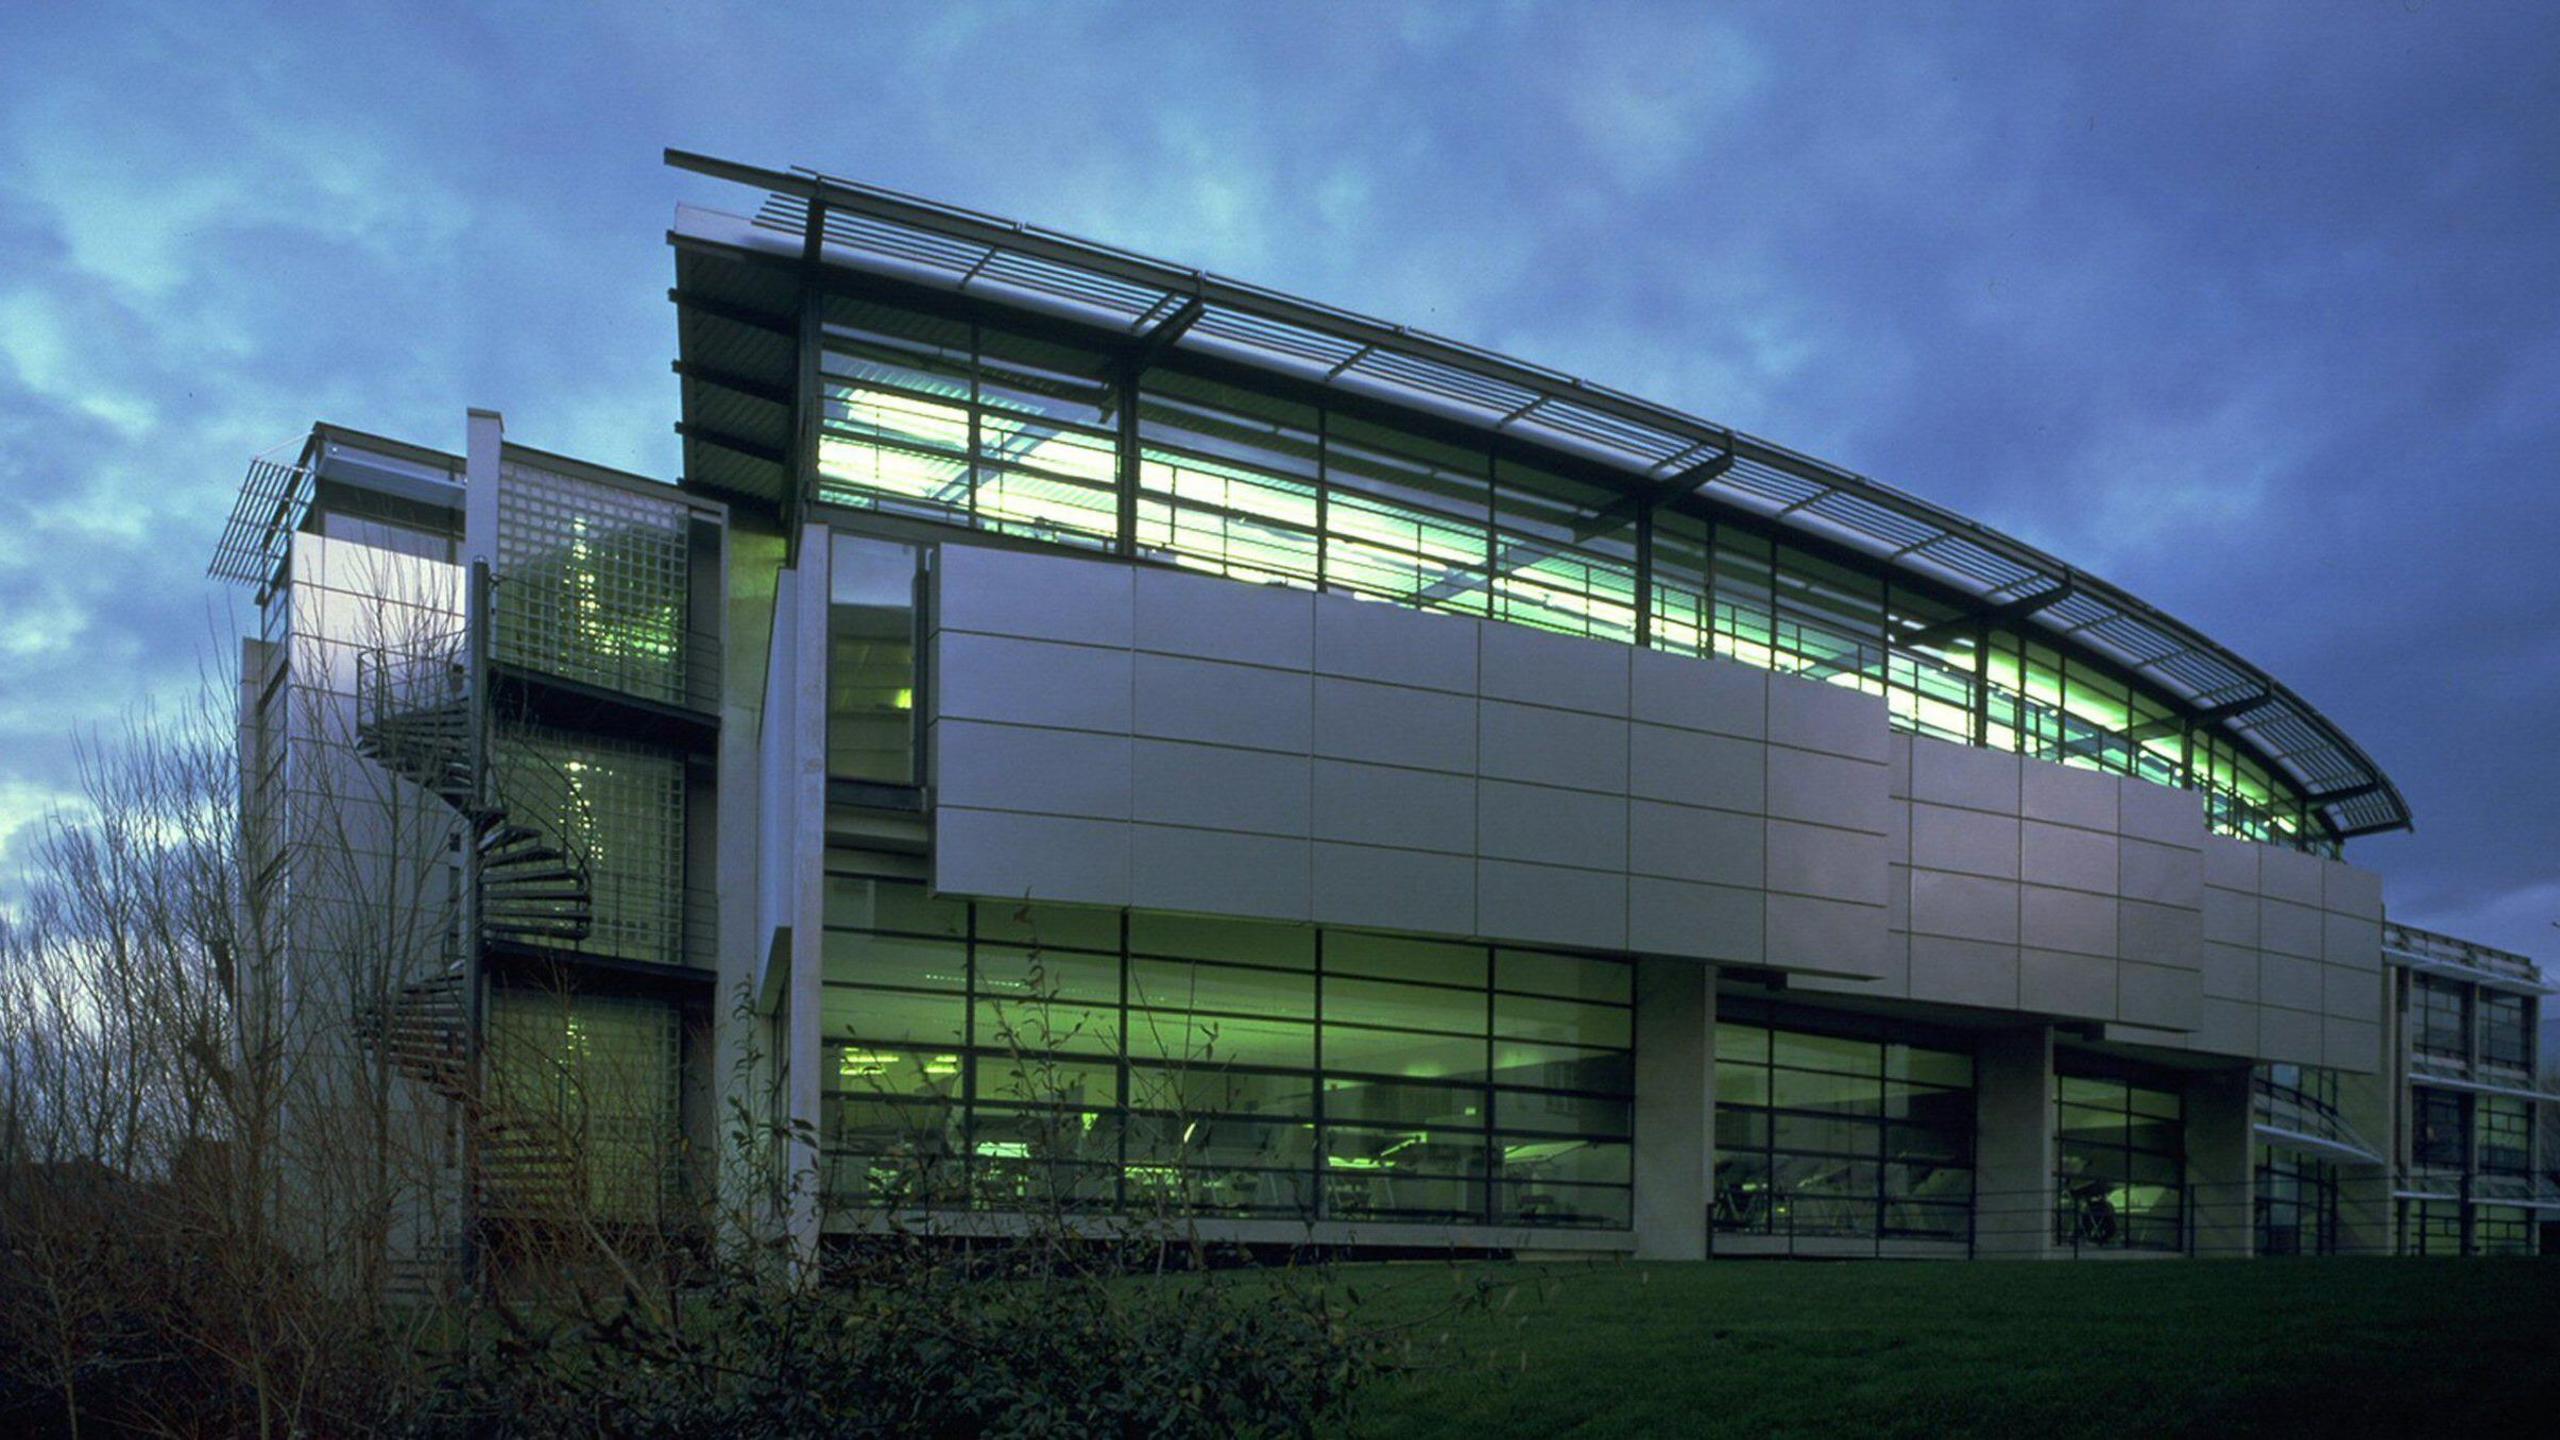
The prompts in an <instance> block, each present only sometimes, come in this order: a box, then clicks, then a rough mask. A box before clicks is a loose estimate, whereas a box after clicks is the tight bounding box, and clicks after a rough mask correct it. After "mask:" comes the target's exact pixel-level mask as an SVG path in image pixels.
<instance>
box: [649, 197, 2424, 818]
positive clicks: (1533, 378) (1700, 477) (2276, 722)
mask: <svg viewBox="0 0 2560 1440" xmlns="http://www.w3.org/2000/svg"><path fill="white" fill-rule="evenodd" d="M666 162H667V163H668V164H669V165H671V166H674V167H676V168H678V169H682V170H688V171H692V172H694V173H697V174H701V175H706V176H710V177H712V178H714V179H720V180H727V181H731V182H734V183H737V184H741V185H747V186H752V187H755V188H758V189H761V190H764V191H766V192H767V195H766V199H765V200H764V202H763V205H762V208H761V209H760V210H759V212H758V213H757V215H756V216H755V218H754V221H753V223H754V224H755V225H756V226H758V227H761V228H763V229H765V230H767V231H774V232H780V233H782V234H786V235H789V236H791V237H793V238H794V239H795V240H800V241H802V242H803V244H804V246H805V248H806V252H807V254H808V257H809V258H811V259H813V260H818V261H822V262H825V263H830V264H838V265H843V266H847V267H849V268H853V269H857V270H862V271H866V272H871V273H878V274H886V275H891V276H895V277H899V278H903V279H907V280H911V281H922V282H924V283H927V284H931V285H935V286H938V287H939V288H943V289H947V290H951V291H954V292H960V291H966V292H969V293H972V294H977V295H982V296H984V297H985V298H988V299H990V300H1001V301H1004V302H1008V303H1011V304H1014V305H1017V306H1026V307H1029V308H1033V309H1038V310H1043V311H1048V312H1051V313H1055V314H1060V315H1062V316H1064V317H1066V318H1070V319H1074V320H1078V321H1081V322H1083V323H1086V324H1089V325H1092V326H1095V327H1096V328H1100V329H1105V330H1117V331H1119V332H1121V333H1122V334H1124V335H1126V336H1128V337H1129V338H1130V339H1131V340H1132V341H1140V342H1151V343H1154V344H1156V345H1158V346H1161V347H1164V348H1173V349H1179V350H1183V351H1189V352H1195V353H1200V354H1206V355H1217V356H1223V357H1227V358H1230V359H1233V360H1237V361H1241V362H1243V363H1245V364H1248V365H1252V366H1254V367H1256V368H1260V369H1263V370H1268V371H1275V372H1279V373H1282V374H1286V375H1291V376H1295V377H1297V378H1300V379H1304V380H1313V381H1315V382H1317V383H1320V384H1322V385H1324V386H1327V387H1330V388H1333V389H1337V390H1342V391H1346V392H1351V393H1356V394H1362V395H1366V396H1370V397H1374V398H1377V399H1380V400H1384V401H1386V402H1388V403H1391V404H1396V405H1400V406H1403V407H1405V408H1408V409H1417V410H1421V411H1424V412H1426V413H1432V414H1437V415H1441V416H1444V417H1449V418H1452V419H1456V420H1459V421H1462V422H1464V423H1468V424H1471V425H1473V426H1475V427H1477V428H1480V429H1482V430H1484V431H1486V432H1488V433H1493V434H1508V435H1514V436H1518V437H1520V438H1523V439H1528V440H1534V441H1536V442H1537V443H1540V444H1543V445H1545V446H1548V447H1549V448H1552V449H1555V450H1558V451H1562V452H1565V453H1568V454H1573V455H1579V456H1582V457H1584V458H1586V459H1587V460H1589V461H1591V462H1593V463H1594V464H1596V465H1599V466H1602V467H1606V468H1607V469H1609V470H1613V471H1615V472H1617V473H1618V474H1619V475H1620V476H1622V477H1623V483H1624V484H1625V485H1626V486H1627V488H1628V489H1630V490H1631V491H1633V492H1635V493H1639V494H1650V495H1653V496H1655V497H1656V498H1661V499H1671V498H1679V497H1686V496H1695V497H1698V498H1700V499H1702V500H1706V501H1710V502H1716V503H1720V504H1722V505H1725V506H1729V507H1732V508H1734V509H1737V510H1740V511H1743V512H1745V513H1749V514H1756V515H1759V516H1762V517H1765V518H1769V519H1773V520H1777V521H1780V522H1782V523H1784V524H1785V525H1787V526H1789V527H1791V528H1795V529H1798V530H1801V531H1804V532H1808V533H1811V534H1814V535H1819V536H1824V537H1827V538H1829V539H1831V540H1833V541H1835V542H1837V543H1840V544H1844V545H1846V546H1848V547H1850V548H1852V549H1855V550H1857V551H1860V552H1862V553H1865V554H1868V555H1871V556H1873V557H1875V558H1877V559H1879V560H1881V561H1883V562H1885V563H1886V564H1887V565H1888V566H1890V567H1893V568H1896V569H1900V570H1903V571H1906V572H1910V573H1914V574H1918V575H1921V576H1924V577H1926V578H1928V579H1931V580H1934V581H1936V582H1937V583H1938V584H1940V585H1942V586H1945V587H1947V588H1948V589H1950V590H1953V591H1954V592H1956V593H1958V594H1963V595H1970V596H1972V597H1974V598H1975V599H1976V600H1977V601H1978V602H1979V603H1980V605H1981V606H1982V608H1984V609H1985V610H2001V609H2003V608H2004V607H2005V609H2006V610H2007V611H2008V612H2009V613H2010V614H2011V615H2013V616H2014V617H2015V623H2019V624H2021V625H2023V626H2025V627H2028V628H2032V629H2034V630H2040V631H2044V632H2047V633H2050V634H2054V635H2057V636H2061V637H2064V638H2067V639H2069V640H2071V641H2073V642H2074V643H2076V644H2078V645H2080V646H2082V647H2085V648H2087V649H2088V650H2090V651H2093V652H2095V653H2097V654H2100V655H2102V656H2105V657H2106V658H2108V659H2110V660H2112V661H2113V662H2115V663H2116V664H2118V665H2120V666H2122V667H2123V668H2125V669H2126V670H2128V671H2130V672H2132V673H2135V674H2138V675H2141V676H2143V677H2145V678H2146V679H2148V680H2149V681H2150V682H2151V683H2153V684H2155V685H2157V686H2159V687H2160V688H2161V689H2162V690H2164V691H2166V692H2167V693H2169V694H2171V695H2173V696H2175V697H2177V698H2179V699H2181V700H2183V701H2184V702H2185V703H2187V704H2188V705H2189V706H2191V707H2192V708H2193V709H2194V710H2195V711H2196V712H2198V714H2199V715H2200V716H2202V717H2203V718H2205V719H2207V720H2209V721H2211V722H2212V723H2215V724H2218V725H2220V726H2222V727H2223V728H2224V729H2225V730H2227V731H2229V732H2230V733H2232V734H2233V735H2235V736H2237V737H2238V738H2240V739H2241V740H2243V741H2244V742H2245V743H2246V744H2247V746H2248V747H2249V748H2250V749H2251V750H2253V751H2255V752H2257V754H2258V755H2259V756H2260V757H2261V758H2263V759H2265V760H2266V761H2268V762H2269V763H2270V764H2272V765H2273V766H2274V767H2275V768H2276V769H2277V770H2278V771H2280V772H2282V773H2283V774H2284V775H2285V776H2286V777H2287V778H2288V779H2289V780H2291V782H2292V783H2293V784H2294V785H2295V786H2296V788H2298V789H2299V790H2300V791H2301V792H2302V793H2303V794H2304V795H2305V796H2306V797H2308V798H2309V799H2310V800H2311V802H2312V803H2313V804H2314V805H2316V806H2318V807H2319V808H2320V809H2322V810H2323V811H2325V812H2326V816H2327V819H2328V821H2329V823H2330V825H2331V826H2332V828H2334V829H2335V830H2336V832H2337V833H2338V834H2339V835H2340V836H2341V837H2352V836H2357V835H2367V834H2373V833H2376V832H2379V831H2386V830H2399V829H2406V828H2408V826H2409V823H2410V821H2409V810H2408V806H2407V804H2406V803H2405V802H2404V801H2403V800H2402V798H2401V796H2400V792H2399V789H2398V787H2397V786H2395V785H2393V784H2392V782H2391V779H2390V777H2389V776H2387V775H2385V774H2384V773H2383V771H2382V768H2381V767H2380V766H2379V765H2376V764H2375V763H2374V762H2373V760H2372V759H2371V758H2370V757H2368V756H2367V755H2366V754H2365V752H2364V751H2363V749H2362V748H2361V747H2359V746H2358V745H2357V744H2356V743H2355V742H2354V741H2353V740H2351V739H2349V738H2348V737H2347V735H2346V734H2345V732H2343V731H2341V730H2340V729H2339V728H2338V727H2337V726H2335V725H2334V724H2332V723H2330V721H2329V720H2328V719H2327V718H2326V717H2324V716H2323V715H2321V713H2320V712H2319V711H2318V710H2316V709H2314V708H2313V707H2312V706H2311V705H2310V704H2309V703H2307V702H2305V701H2304V700H2303V699H2301V697H2299V696H2297V695H2295V694H2294V693H2293V692H2292V691H2291V690H2290V689H2288V688H2287V687H2285V686H2284V685H2283V684H2281V683H2280V682H2278V681H2277V680H2275V679H2274V678H2273V677H2272V676H2270V675H2268V674H2267V673H2266V672H2265V671H2263V670H2260V669H2259V668H2258V667H2256V666H2254V665H2251V664H2250V663H2249V662H2247V661H2246V660H2243V659H2241V658H2240V657H2239V656H2238V655H2236V654H2234V653H2233V652H2231V651H2230V650H2228V649H2226V648H2225V647H2223V646H2221V645H2219V644H2217V643H2216V642H2214V641H2213V640H2211V639H2209V638H2207V637H2206V636H2205V635H2204V634H2202V633H2201V632H2199V631H2197V630H2195V629H2193V628H2192V627H2189V626H2187V625H2185V624H2183V623H2181V622H2180V621H2178V620H2176V619H2173V618H2172V617H2170V616H2168V615H2166V614H2164V613H2162V612H2161V611H2159V610H2156V609H2154V608H2153V607H2151V606H2150V605H2148V604H2145V603H2144V602H2143V601H2141V600H2139V599H2136V598H2135V597H2134V596H2132V595H2130V594H2127V593H2126V592H2124V591H2122V590H2119V589H2117V588H2116V587H2115V586H2112V585H2109V584H2107V583H2106V582H2104V581H2102V580H2099V579H2097V578H2095V577H2094V576H2091V575H2089V574H2087V573H2085V572H2082V571H2079V570H2076V569H2074V568H2072V567H2071V566H2068V565H2065V564H2063V563H2062V562H2061V561H2060V560H2057V559H2055V558H2054V557H2052V556H2050V555H2047V554H2045V553H2044V552H2043V551H2041V550H2038V549H2036V548H2035V547H2034V546H2031V545H2028V544H2027V543H2025V542H2024V541H2021V540H2018V539H2016V538H2014V537H2011V536H2008V535H2004V534H2002V533H2000V532H1999V531H1996V530H1993V529H1991V528H1989V527H1988V526H1985V525H1983V524H1982V523H1981V522H1979V521H1976V520H1971V519H1968V518H1966V517H1964V516H1961V515H1958V514H1956V513H1954V512H1953V511H1950V510H1948V509H1946V508H1944V507H1942V506H1939V505H1936V504H1933V503H1931V502H1929V501H1927V500H1923V499H1921V498H1919V497H1917V496H1914V495H1909V494H1906V493H1904V492H1902V491H1900V490H1896V489H1894V488H1893V487H1891V486H1888V485H1883V484H1880V483H1878V482H1876V481H1874V480H1870V479H1868V478H1866V477H1865V476H1861V475H1857V474H1853V473H1851V472H1849V471H1846V470H1842V469H1840V468H1839V467H1837V466H1834V465H1829V464H1826V463H1824V462H1823V461H1820V460H1816V459H1814V458H1812V457H1810V456H1807V455H1802V454H1799V453H1797V452H1795V451H1792V450H1789V449H1786V448H1785V447H1783V446H1780V445H1775V444H1772V443H1770V442H1768V441H1765V440H1761V439H1758V438H1756V437H1754V436H1751V435H1747V434H1743V433H1740V432H1738V431H1735V430H1732V429H1729V428H1727V427H1725V426H1722V425H1717V424H1714V423H1712V422H1709V421H1706V420H1701V419H1698V418H1696V417H1694V416H1690V415H1684V414H1682V413H1680V412H1678V411H1676V410H1672V409H1669V408H1667V407H1665V406H1661V405H1657V404H1654V403H1652V402H1650V401H1646V400H1640V399H1637V398H1636V397H1634V396H1631V395H1627V394H1624V393H1622V392H1619V391H1615V390H1611V389H1608V388H1606V387H1604V386H1598V385H1593V384H1590V383H1588V382H1586V381H1583V380H1580V379H1577V378H1575V377H1573V376H1570V375H1565V374H1562V373H1560V372H1557V371H1553V370H1547V369H1543V368H1540V367H1537V366H1532V365H1527V364H1523V363H1522V362H1520V361H1517V360H1513V359H1510V358H1508V357H1505V356H1501V355H1497V354H1494V353H1493V352H1491V351H1487V350H1481V349H1478V348H1476V347H1474V346H1471V345H1467V344H1464V343H1462V342H1459V341H1455V340H1449V339H1445V338H1442V337H1440V336H1436V335H1431V334H1428V333H1426V332H1423V331H1418V330H1413V329H1410V328H1409V327H1406V326H1402V325H1390V324H1388V323H1386V322H1384V321H1380V320H1375V319H1371V318H1369V317H1367V316H1363V315H1358V314H1355V313H1353V312H1351V311H1347V310H1340V309H1336V308H1334V307H1332V306H1327V305H1321V304H1317V303H1315V302H1312V301H1307V300H1302V299H1298V298H1296V297H1293V296H1289V295H1284V294H1281V293H1280V292H1278V291H1274V290H1269V289H1265V288H1263V287H1261V286H1258V285H1252V284H1247V283H1245V282H1242V281H1236V280H1230V279H1226V278H1223V277H1221V276H1216V275H1212V274H1209V273H1207V272H1205V271H1200V270H1188V269H1184V268H1182V267H1180V266H1177V265H1173V264H1170V263H1167V262H1165V261H1162V260H1156V259H1152V258H1150V257H1148V256H1144V255H1140V254H1137V253H1135V252H1132V251H1128V250H1122V249H1119V248H1117V247H1115V246H1110V245H1104V244H1100V243H1097V242H1094V241H1089V240H1082V239H1078V238H1076V237H1074V236H1071V235H1065V234H1061V233H1059V232H1056V231H1051V230H1044V229H1041V228H1039V227H1037V226H1033V225H1027V224H1024V223H1022V222H1020V221H1014V220H1005V219H1001V218H999V217H996V216H992V215H986V214H981V213H979V212H976V211H972V210H966V209H962V208H960V207H957V206H952V205H946V204H942V203H940V202H937V201H932V200H925V199H920V198H917V197H915V196H910V195H902V194H899V193H898V192H896V191H892V190H886V189H882V188H880V187H878V186H875V185H866V184H863V183H861V182H859V181H853V180H846V179H841V178H838V177H835V176H830V175H826V174H823V173H821V172H819V171H815V170H810V169H806V168H801V167H795V168H794V169H792V170H790V171H787V172H786V171H777V170H768V169H764V168H762V167H758V166H752V165H744V164H739V163H736V162H733V161H726V160H719V159H715V158H712V157H709V156H704V155H697V154H692V153H689V152H685V151H678V150H669V151H667V152H666ZM1159 331H1165V332H1170V333H1159Z"/></svg>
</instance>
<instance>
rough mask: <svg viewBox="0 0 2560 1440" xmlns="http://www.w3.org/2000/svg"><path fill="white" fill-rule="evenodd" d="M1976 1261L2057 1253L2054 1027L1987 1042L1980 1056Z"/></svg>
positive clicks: (1976, 1066) (1976, 1075)
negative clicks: (2054, 1247) (2054, 1239)
mask: <svg viewBox="0 0 2560 1440" xmlns="http://www.w3.org/2000/svg"><path fill="white" fill-rule="evenodd" d="M1973 1085H1974V1140H1973V1154H1974V1162H1973V1185H1974V1202H1973V1253H1974V1254H1975V1255H1977V1256H1980V1257H1983V1258H1985V1259H2006V1260H2041V1259H2044V1258H2045V1257H2047V1256H2049V1255H2051V1254H2052V1253H2053V1170H2054V1142H2053V1123H2054V1112H2053V1101H2054V1084H2053V1027H2051V1026H2049V1025H2031V1026H2025V1027H2022V1028H2019V1029H2016V1030H2002V1031H1997V1032H1994V1033H1992V1034H1989V1035H1986V1036H1984V1037H1983V1041H1982V1046H1981V1048H1980V1049H1979V1050H1977V1051H1975V1052H1974V1062H1973Z"/></svg>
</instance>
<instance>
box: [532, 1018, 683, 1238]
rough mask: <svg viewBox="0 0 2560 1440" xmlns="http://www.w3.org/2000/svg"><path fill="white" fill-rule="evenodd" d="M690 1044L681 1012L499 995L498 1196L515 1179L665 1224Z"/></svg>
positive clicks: (553, 1200) (547, 1195) (630, 1218)
mask: <svg viewBox="0 0 2560 1440" xmlns="http://www.w3.org/2000/svg"><path fill="white" fill-rule="evenodd" d="M680 1045H681V1036H680V1033H679V1026H678V1019H677V1014H676V1010H675V1007H674V1006H672V1005H668V1004H665V1003H663V1002H660V1001H655V1000H637V999H626V998H619V997H609V996H593V995H560V994H551V993H546V992H541V991H531V990H507V989H500V990H496V991H494V992H492V994H491V996H490V1005H489V1083H490V1094H491V1098H492V1102H493V1103H492V1117H491V1120H492V1124H491V1131H492V1135H491V1139H490V1141H489V1145H490V1150H489V1153H488V1155H487V1159H486V1163H487V1165H488V1167H489V1171H490V1176H491V1185H492V1188H493V1190H494V1191H498V1192H500V1193H502V1194H503V1193H504V1192H505V1190H506V1188H507V1186H508V1184H510V1183H514V1184H515V1185H516V1186H517V1187H518V1188H519V1190H520V1191H522V1192H525V1193H522V1194H521V1195H520V1197H518V1198H521V1199H524V1200H527V1201H532V1202H537V1203H550V1204H559V1203H563V1202H571V1201H574V1202H576V1203H579V1204H582V1205H584V1206H585V1208H586V1209H587V1211H588V1213H590V1214H592V1215H595V1216H597V1217H598V1218H600V1219H607V1220H614V1221H622V1222H631V1223H648V1222H652V1221H655V1220H657V1219H659V1218H660V1217H661V1215H662V1212H663V1207H664V1206H665V1204H666V1202H667V1200H668V1198H669V1195H670V1186H671V1184H672V1182H673V1181H674V1179H675V1177H676V1173H677V1164H678V1156H679V1154H680V1148H679V1147H680V1145H681V1142H682V1132H681V1128H680V1126H679V1123H678V1106H679V1097H678V1089H677V1087H678V1077H679V1073H680V1072H679V1059H680V1055H679V1050H680ZM564 1187H565V1188H564Z"/></svg>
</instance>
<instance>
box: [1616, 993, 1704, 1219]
mask: <svg viewBox="0 0 2560 1440" xmlns="http://www.w3.org/2000/svg"><path fill="white" fill-rule="evenodd" d="M1715 1121H1716V971H1715V967H1714V966H1712V965H1701V964H1698V963H1697V962H1695V961H1691V960H1665V959H1639V960H1638V961H1636V1114H1635V1122H1636V1136H1635V1141H1636V1143H1635V1229H1636V1258H1637V1259H1639V1260H1703V1259H1705V1258H1706V1257H1707V1196H1708V1194H1709V1186H1710V1185H1711V1184H1712V1183H1713V1181H1714V1177H1715V1164H1716V1157H1715Z"/></svg>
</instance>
